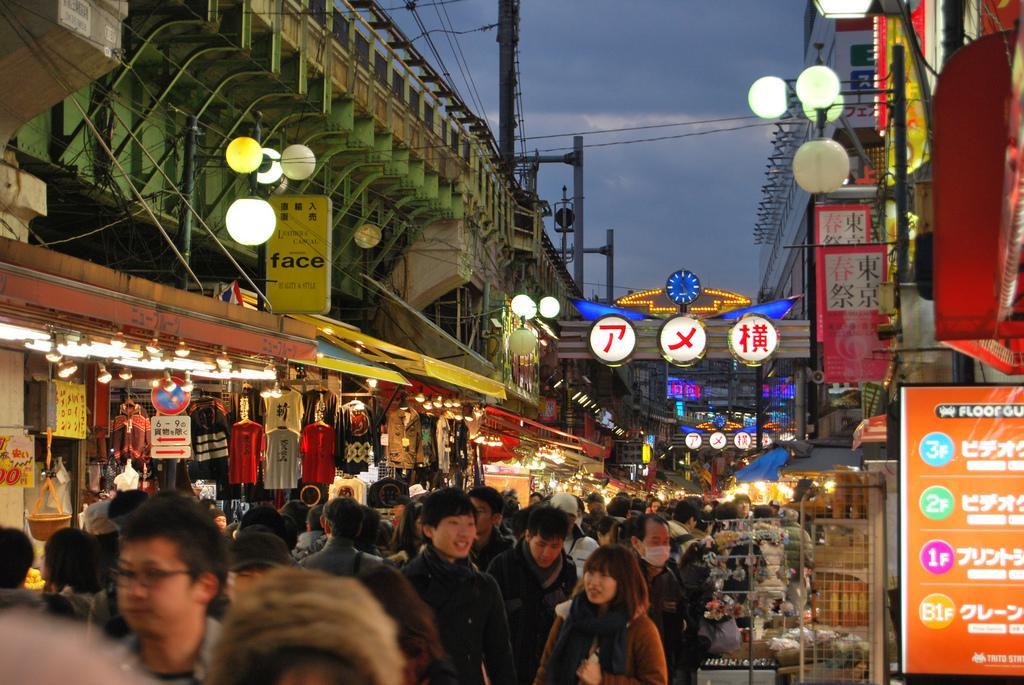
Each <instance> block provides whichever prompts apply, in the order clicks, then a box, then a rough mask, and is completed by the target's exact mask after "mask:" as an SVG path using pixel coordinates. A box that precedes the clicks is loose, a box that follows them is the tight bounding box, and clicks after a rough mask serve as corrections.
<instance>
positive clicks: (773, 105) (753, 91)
mask: <svg viewBox="0 0 1024 685" xmlns="http://www.w3.org/2000/svg"><path fill="white" fill-rule="evenodd" d="M747 104H748V105H750V110H751V111H752V112H753V113H754V114H756V115H757V116H759V117H761V118H762V119H778V118H779V117H781V116H782V115H783V114H785V113H786V110H787V109H789V93H788V92H787V89H786V82H785V81H783V80H782V79H780V78H779V77H778V76H762V77H761V78H759V79H757V80H756V81H754V84H753V85H752V86H750V90H749V91H747Z"/></svg>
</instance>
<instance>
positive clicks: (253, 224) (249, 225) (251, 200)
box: [224, 197, 277, 245]
mask: <svg viewBox="0 0 1024 685" xmlns="http://www.w3.org/2000/svg"><path fill="white" fill-rule="evenodd" d="M224 223H225V224H226V225H227V229H228V234H229V235H230V236H231V238H232V240H234V241H235V242H236V243H240V244H242V245H262V244H263V243H265V242H267V241H268V240H270V236H272V235H274V228H275V227H276V226H277V216H276V215H275V214H274V208H273V207H271V206H270V203H269V202H267V201H266V200H263V199H261V198H258V197H240V198H238V199H237V200H235V201H234V202H232V203H231V206H230V207H228V211H227V214H225V215H224Z"/></svg>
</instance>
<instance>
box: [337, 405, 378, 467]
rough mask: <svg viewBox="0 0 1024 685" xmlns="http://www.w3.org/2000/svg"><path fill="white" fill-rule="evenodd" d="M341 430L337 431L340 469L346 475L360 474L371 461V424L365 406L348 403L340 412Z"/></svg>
mask: <svg viewBox="0 0 1024 685" xmlns="http://www.w3.org/2000/svg"><path fill="white" fill-rule="evenodd" d="M341 424H342V429H341V430H339V431H338V438H339V442H340V445H339V451H340V452H341V454H342V455H343V457H342V463H341V468H342V469H343V470H344V471H345V472H346V473H353V474H354V473H362V472H363V471H366V470H367V469H369V468H370V463H371V462H372V460H373V422H372V421H371V420H370V413H369V412H368V411H367V410H366V406H365V405H364V404H363V403H362V402H359V401H356V402H349V403H348V404H346V405H345V406H344V407H342V410H341Z"/></svg>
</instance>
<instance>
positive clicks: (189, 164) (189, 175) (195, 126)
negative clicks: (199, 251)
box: [178, 114, 199, 290]
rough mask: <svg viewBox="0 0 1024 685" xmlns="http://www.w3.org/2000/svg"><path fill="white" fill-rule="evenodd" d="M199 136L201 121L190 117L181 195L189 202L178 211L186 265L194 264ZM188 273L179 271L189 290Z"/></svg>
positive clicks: (183, 285) (180, 284)
mask: <svg viewBox="0 0 1024 685" xmlns="http://www.w3.org/2000/svg"><path fill="white" fill-rule="evenodd" d="M198 134H199V121H198V119H196V117H195V116H193V115H191V114H190V115H189V117H188V121H187V122H186V124H185V159H184V160H183V162H182V171H181V194H182V195H183V196H184V197H185V199H186V200H187V203H186V202H182V203H181V207H180V208H179V209H178V236H179V240H180V243H181V246H180V247H181V256H182V259H184V260H185V264H189V265H191V263H192V211H191V210H190V209H189V205H193V204H195V199H194V197H193V195H194V191H195V185H196V137H197V136H198ZM188 280H189V277H188V271H187V270H186V269H180V270H179V271H178V287H179V288H181V289H182V290H188Z"/></svg>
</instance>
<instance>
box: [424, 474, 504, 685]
mask: <svg viewBox="0 0 1024 685" xmlns="http://www.w3.org/2000/svg"><path fill="white" fill-rule="evenodd" d="M475 514H476V510H475V509H474V508H473V503H472V502H471V501H470V499H469V497H468V496H467V495H466V493H464V492H462V491H461V490H457V489H455V488H443V489H441V490H436V491H434V492H433V493H431V494H430V495H429V496H428V497H427V498H426V499H425V500H424V502H423V511H422V512H421V514H420V521H421V522H422V523H423V535H424V537H425V538H426V539H427V545H426V547H425V548H424V550H423V552H422V553H421V554H420V555H419V556H418V557H416V558H415V559H413V560H412V561H411V562H409V565H408V566H406V567H405V569H404V573H405V576H406V578H408V579H409V582H411V583H412V585H413V587H415V588H416V591H417V592H418V593H419V595H420V597H422V598H423V601H425V602H426V603H427V604H428V605H430V608H431V609H433V610H434V616H435V617H436V619H437V628H438V631H439V632H440V633H441V644H443V645H444V649H445V652H446V653H447V654H448V658H449V659H450V660H451V662H452V664H453V665H454V666H455V669H456V670H457V671H458V672H459V683H460V685H483V683H484V674H483V672H484V669H486V671H487V678H488V680H489V682H490V683H491V685H514V683H516V682H517V680H516V670H515V662H514V661H513V660H512V647H511V645H510V644H509V634H508V620H507V619H506V618H505V607H504V605H503V603H502V599H501V590H499V589H498V584H497V583H496V582H495V581H494V578H491V577H490V576H489V575H487V574H485V573H481V572H480V571H478V570H476V568H474V566H473V564H471V563H470V561H469V554H470V551H471V550H472V548H473V540H474V539H475V538H476V518H475Z"/></svg>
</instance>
